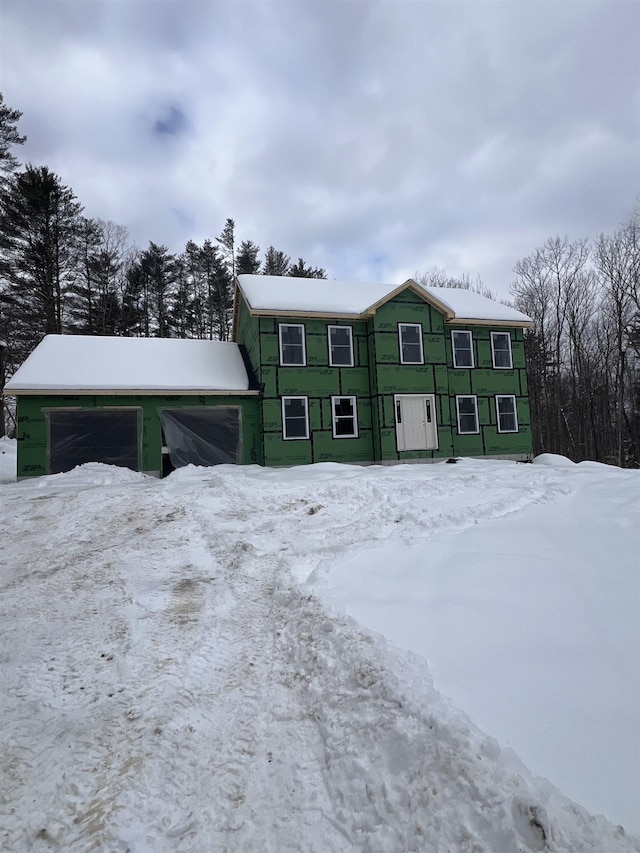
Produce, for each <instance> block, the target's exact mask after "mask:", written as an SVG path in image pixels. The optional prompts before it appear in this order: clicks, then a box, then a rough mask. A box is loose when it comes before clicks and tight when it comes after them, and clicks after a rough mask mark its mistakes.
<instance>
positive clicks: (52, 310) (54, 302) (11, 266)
mask: <svg viewBox="0 0 640 853" xmlns="http://www.w3.org/2000/svg"><path fill="white" fill-rule="evenodd" d="M0 202H1V203H0V250H1V257H0V273H1V274H2V277H3V278H4V279H5V281H6V283H7V286H6V291H5V296H8V297H9V299H10V306H11V312H12V314H13V318H14V321H15V322H16V323H17V324H18V325H20V326H21V327H22V330H23V332H25V333H26V338H27V340H30V341H31V344H32V346H33V345H35V343H37V341H38V340H39V338H40V337H42V335H44V334H49V333H61V332H62V331H63V330H64V326H65V320H66V313H67V310H68V308H69V307H70V301H71V298H72V295H73V294H72V287H71V286H72V284H73V282H74V279H75V276H76V274H77V269H78V255H79V230H80V227H81V221H82V218H81V212H82V206H81V205H80V204H79V203H78V201H77V200H76V197H75V196H74V194H73V192H72V191H71V190H70V189H69V188H68V187H65V186H64V185H63V184H62V182H61V181H60V178H59V177H58V176H57V175H55V174H54V173H53V172H51V171H49V169H48V168H47V167H46V166H42V167H39V168H36V167H34V166H27V167H26V169H25V170H24V171H23V172H20V173H18V174H15V175H13V176H11V178H10V179H9V180H8V181H7V182H6V183H5V185H4V187H3V188H2V194H1V198H0Z"/></svg>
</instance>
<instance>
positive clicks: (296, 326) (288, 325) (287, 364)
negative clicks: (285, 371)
mask: <svg viewBox="0 0 640 853" xmlns="http://www.w3.org/2000/svg"><path fill="white" fill-rule="evenodd" d="M285 328H294V329H302V361H301V362H295V363H292V362H288V361H285V360H284V347H283V344H282V330H283V329H285ZM278 349H279V355H280V367H306V366H307V342H306V332H305V328H304V323H278Z"/></svg>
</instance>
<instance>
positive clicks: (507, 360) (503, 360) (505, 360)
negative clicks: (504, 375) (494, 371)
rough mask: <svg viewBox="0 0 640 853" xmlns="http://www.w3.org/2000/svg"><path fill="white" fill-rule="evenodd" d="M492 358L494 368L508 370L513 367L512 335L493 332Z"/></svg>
mask: <svg viewBox="0 0 640 853" xmlns="http://www.w3.org/2000/svg"><path fill="white" fill-rule="evenodd" d="M491 358H492V359H493V366H494V367H497V368H501V369H503V370H508V369H510V368H511V367H513V361H512V359H511V335H510V333H509V332H491Z"/></svg>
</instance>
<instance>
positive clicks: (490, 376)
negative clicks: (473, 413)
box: [445, 326, 532, 456]
mask: <svg viewBox="0 0 640 853" xmlns="http://www.w3.org/2000/svg"><path fill="white" fill-rule="evenodd" d="M452 329H456V330H458V329H461V330H465V331H469V332H471V333H472V338H473V356H474V364H475V367H473V368H460V369H454V368H453V367H451V368H449V371H448V373H449V417H450V423H451V424H452V434H453V447H452V453H453V454H454V455H455V456H512V455H519V456H528V455H530V454H531V452H532V446H531V418H530V413H529V399H528V396H527V374H526V370H525V359H524V337H523V332H522V329H504V328H499V327H496V328H495V329H492V328H491V327H490V326H449V327H448V328H447V330H446V337H445V345H446V349H447V359H448V363H449V364H451V365H452V364H453V353H452V349H451V330H452ZM492 331H508V332H509V333H510V334H511V354H512V362H513V368H512V369H511V370H497V369H495V368H494V367H493V366H492V359H491V332H492ZM457 394H473V395H475V396H476V397H477V398H478V425H479V430H480V431H479V433H478V434H477V435H458V427H457V418H456V400H455V398H456V395H457ZM496 394H513V395H514V396H515V398H516V409H517V413H518V432H517V433H499V432H498V427H497V413H496V401H495V396H496Z"/></svg>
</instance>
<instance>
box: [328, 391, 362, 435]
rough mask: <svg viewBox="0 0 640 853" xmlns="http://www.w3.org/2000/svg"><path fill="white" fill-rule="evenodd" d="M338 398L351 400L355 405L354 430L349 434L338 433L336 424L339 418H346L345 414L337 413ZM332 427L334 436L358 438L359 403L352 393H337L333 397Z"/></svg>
mask: <svg viewBox="0 0 640 853" xmlns="http://www.w3.org/2000/svg"><path fill="white" fill-rule="evenodd" d="M337 400H351V405H352V406H353V432H352V433H350V434H349V435H345V434H344V433H343V434H342V435H338V434H337V433H336V424H337V422H338V418H342V419H344V418H345V417H346V416H345V415H336V410H335V403H336V401H337ZM331 427H332V431H333V437H334V438H358V404H357V398H356V397H355V396H353V395H351V394H336V395H335V396H332V397H331Z"/></svg>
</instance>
